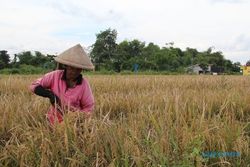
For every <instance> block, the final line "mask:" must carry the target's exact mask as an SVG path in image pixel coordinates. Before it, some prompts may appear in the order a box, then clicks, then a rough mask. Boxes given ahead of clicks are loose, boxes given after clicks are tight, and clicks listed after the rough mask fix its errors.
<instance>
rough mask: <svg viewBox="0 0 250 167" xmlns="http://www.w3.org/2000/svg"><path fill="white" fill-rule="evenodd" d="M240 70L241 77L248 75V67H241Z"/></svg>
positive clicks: (249, 68)
mask: <svg viewBox="0 0 250 167" xmlns="http://www.w3.org/2000/svg"><path fill="white" fill-rule="evenodd" d="M240 70H241V71H242V74H243V75H250V65H245V66H241V67H240Z"/></svg>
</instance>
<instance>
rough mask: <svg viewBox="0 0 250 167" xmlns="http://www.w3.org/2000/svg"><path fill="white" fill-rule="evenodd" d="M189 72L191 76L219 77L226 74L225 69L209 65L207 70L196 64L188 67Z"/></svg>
mask: <svg viewBox="0 0 250 167" xmlns="http://www.w3.org/2000/svg"><path fill="white" fill-rule="evenodd" d="M187 72H188V73H191V74H212V75H217V74H221V73H223V72H224V69H223V67H218V66H215V65H212V64H209V65H208V66H207V68H206V69H203V68H201V66H200V64H195V65H192V66H189V67H187Z"/></svg>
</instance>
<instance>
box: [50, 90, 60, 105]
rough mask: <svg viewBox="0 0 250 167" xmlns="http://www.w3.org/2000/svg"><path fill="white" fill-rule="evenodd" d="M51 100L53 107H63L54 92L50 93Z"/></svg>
mask: <svg viewBox="0 0 250 167" xmlns="http://www.w3.org/2000/svg"><path fill="white" fill-rule="evenodd" d="M49 100H50V103H51V104H52V105H55V104H57V105H59V106H61V100H60V99H59V97H57V95H55V94H54V93H53V92H51V93H50V96H49Z"/></svg>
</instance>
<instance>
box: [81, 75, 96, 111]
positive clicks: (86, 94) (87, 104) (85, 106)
mask: <svg viewBox="0 0 250 167" xmlns="http://www.w3.org/2000/svg"><path fill="white" fill-rule="evenodd" d="M83 82H85V84H84V89H83V94H82V98H81V111H82V112H92V111H93V109H94V96H93V94H92V90H91V88H90V85H89V83H88V81H87V80H86V79H85V80H84V81H83Z"/></svg>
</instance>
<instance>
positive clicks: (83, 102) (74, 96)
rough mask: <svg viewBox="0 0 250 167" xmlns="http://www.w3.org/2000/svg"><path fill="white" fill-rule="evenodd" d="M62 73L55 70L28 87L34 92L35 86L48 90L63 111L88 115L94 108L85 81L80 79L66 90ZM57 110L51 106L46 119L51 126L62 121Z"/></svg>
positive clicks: (92, 99)
mask: <svg viewBox="0 0 250 167" xmlns="http://www.w3.org/2000/svg"><path fill="white" fill-rule="evenodd" d="M63 75H64V71H63V70H56V71H52V72H50V73H47V74H45V75H44V76H43V77H42V78H39V79H37V80H36V81H34V82H33V83H32V84H31V85H30V89H31V91H32V92H34V89H35V87H36V86H38V85H41V86H42V87H44V88H46V89H50V90H51V91H52V92H53V93H54V94H55V95H56V96H58V97H59V98H60V100H61V106H62V108H63V109H67V111H70V112H75V111H79V112H87V113H90V112H92V111H93V108H94V97H93V94H92V91H91V88H90V86H89V82H88V81H87V79H85V78H82V82H81V83H79V84H76V86H75V87H73V88H68V87H67V85H66V82H65V80H63ZM57 110H58V109H57V108H56V107H54V106H51V107H50V109H49V111H48V113H47V118H48V120H49V122H50V123H51V124H52V125H53V124H54V123H55V122H56V121H58V122H61V121H63V116H62V115H61V114H60V113H59V112H57Z"/></svg>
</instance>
